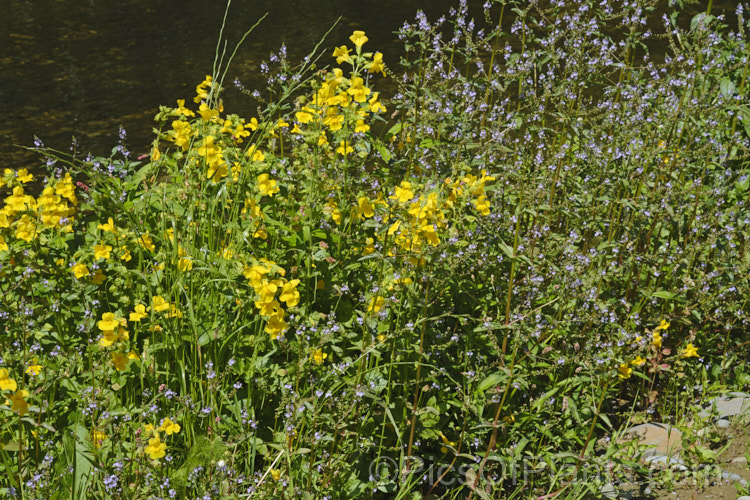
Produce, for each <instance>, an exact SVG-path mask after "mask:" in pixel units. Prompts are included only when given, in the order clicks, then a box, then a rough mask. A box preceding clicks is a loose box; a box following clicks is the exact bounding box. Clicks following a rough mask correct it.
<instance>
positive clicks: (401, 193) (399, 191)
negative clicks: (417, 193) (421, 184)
mask: <svg viewBox="0 0 750 500" xmlns="http://www.w3.org/2000/svg"><path fill="white" fill-rule="evenodd" d="M412 198H414V191H412V190H411V183H409V182H406V181H403V182H402V183H401V185H400V186H398V187H396V191H395V193H394V194H393V196H391V199H393V200H396V201H398V202H399V203H406V202H407V201H409V200H411V199H412Z"/></svg>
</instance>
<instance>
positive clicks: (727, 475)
mask: <svg viewBox="0 0 750 500" xmlns="http://www.w3.org/2000/svg"><path fill="white" fill-rule="evenodd" d="M721 478H722V479H723V480H724V481H731V482H733V483H734V482H737V483H740V484H741V485H742V486H747V481H746V480H745V479H743V477H742V476H740V475H739V474H735V473H734V472H727V471H722V472H721Z"/></svg>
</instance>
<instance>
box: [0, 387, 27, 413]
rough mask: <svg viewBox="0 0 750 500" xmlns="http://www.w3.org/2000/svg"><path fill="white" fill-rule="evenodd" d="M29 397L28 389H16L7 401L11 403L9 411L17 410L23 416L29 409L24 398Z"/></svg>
mask: <svg viewBox="0 0 750 500" xmlns="http://www.w3.org/2000/svg"><path fill="white" fill-rule="evenodd" d="M27 397H29V391H24V390H23V389H22V390H20V391H16V392H15V394H12V395H11V396H10V397H9V398H8V401H7V402H6V404H7V403H8V402H10V403H13V405H12V406H11V408H10V409H11V411H15V412H17V413H18V414H19V415H21V416H23V415H25V414H26V413H28V411H29V404H28V403H27V402H26V400H25V399H24V398H27Z"/></svg>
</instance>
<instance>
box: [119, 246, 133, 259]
mask: <svg viewBox="0 0 750 500" xmlns="http://www.w3.org/2000/svg"><path fill="white" fill-rule="evenodd" d="M120 251H121V252H122V254H121V255H120V260H123V261H125V262H128V261H130V259H132V258H133V256H132V255H130V250H128V247H125V246H122V247H120Z"/></svg>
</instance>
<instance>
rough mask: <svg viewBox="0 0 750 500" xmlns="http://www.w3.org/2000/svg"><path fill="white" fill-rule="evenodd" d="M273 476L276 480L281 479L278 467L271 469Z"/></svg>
mask: <svg viewBox="0 0 750 500" xmlns="http://www.w3.org/2000/svg"><path fill="white" fill-rule="evenodd" d="M271 477H272V478H273V480H274V481H278V480H279V479H281V471H280V470H278V469H271Z"/></svg>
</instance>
